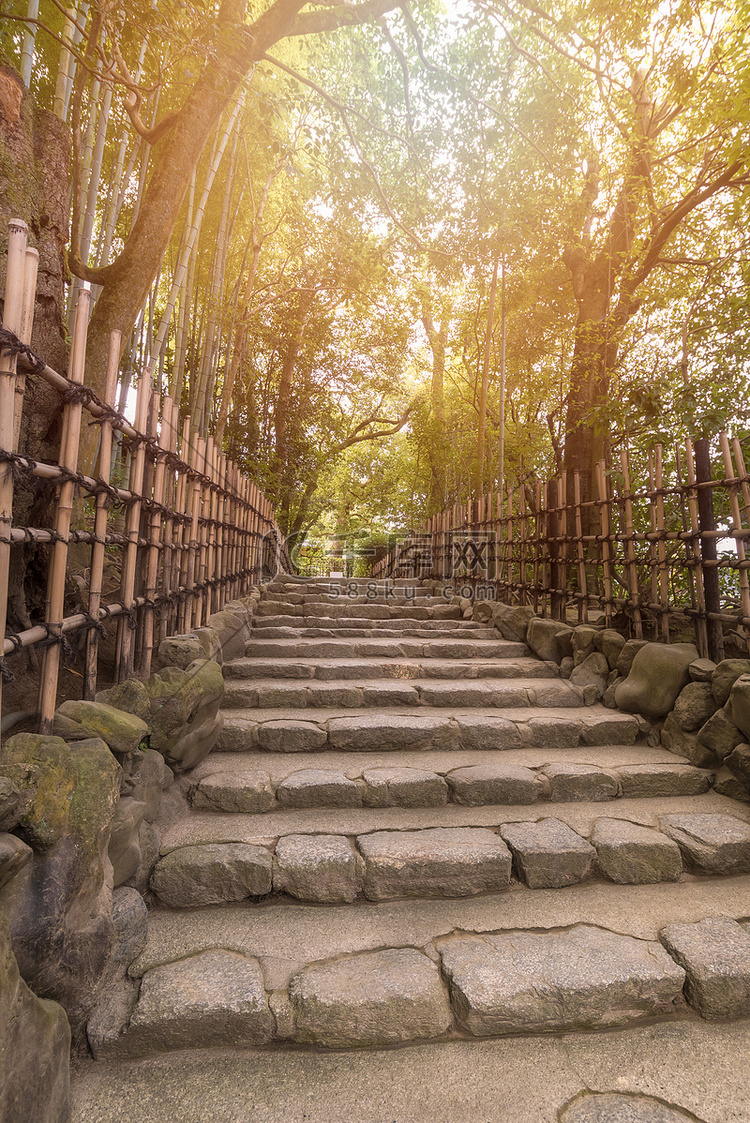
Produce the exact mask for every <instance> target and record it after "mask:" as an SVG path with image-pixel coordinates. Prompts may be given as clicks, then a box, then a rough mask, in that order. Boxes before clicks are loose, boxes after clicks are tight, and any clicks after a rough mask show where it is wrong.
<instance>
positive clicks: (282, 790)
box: [276, 768, 362, 807]
mask: <svg viewBox="0 0 750 1123" xmlns="http://www.w3.org/2000/svg"><path fill="white" fill-rule="evenodd" d="M276 799H277V800H278V801H279V803H280V804H281V806H282V807H361V806H362V792H361V791H360V789H359V787H358V785H357V784H355V783H354V781H353V780H349V779H348V778H347V777H346V776H345V775H344V773H343V772H335V771H333V770H331V769H323V768H304V769H302V770H301V771H299V772H292V774H291V775H290V776H287V777H286V779H285V780H282V781H281V783H280V784H279V785H278V786H277V788H276Z"/></svg>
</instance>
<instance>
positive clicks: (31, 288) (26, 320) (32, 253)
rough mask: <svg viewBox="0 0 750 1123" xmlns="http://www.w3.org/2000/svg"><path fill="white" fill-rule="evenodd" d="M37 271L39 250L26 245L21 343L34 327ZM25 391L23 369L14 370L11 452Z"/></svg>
mask: <svg viewBox="0 0 750 1123" xmlns="http://www.w3.org/2000/svg"><path fill="white" fill-rule="evenodd" d="M38 271H39V250H35V249H32V248H31V246H27V247H26V260H25V262H24V271H23V310H22V312H21V326H20V329H19V331H18V332H17V335H18V338H19V339H20V340H21V343H26V344H29V343H31V333H32V331H33V328H34V309H35V306H36V278H37V273H38ZM25 392H26V375H25V373H24V372H23V371H20V370H17V371H16V400H15V408H14V416H13V452H16V451H17V450H18V439H19V437H20V434H21V415H22V413H23V397H24V394H25Z"/></svg>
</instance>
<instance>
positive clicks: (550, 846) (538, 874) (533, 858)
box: [500, 818, 596, 889]
mask: <svg viewBox="0 0 750 1123" xmlns="http://www.w3.org/2000/svg"><path fill="white" fill-rule="evenodd" d="M500 834H501V835H502V837H503V838H504V839H505V841H506V842H507V843H508V846H509V847H510V849H511V852H512V854H513V866H514V870H515V872H516V875H517V876H518V878H519V879H520V880H521V881H523V882H524V883H525V884H526V885H528V887H529V889H559V888H561V887H562V886H565V885H574V884H575V883H576V882H577V881H581V880H583V878H584V877H586V875H587V874H588V873H589V871H590V870H591V867H592V865H593V862H594V859H595V857H596V851H595V850H594V848H593V847H592V846H590V845H589V843H588V842H586V840H585V839H584V838H581V836H580V835H579V834H577V833H576V832H575V831H574V830H571V828H570V827H569V826H567V824H565V823H563V822H561V821H560V820H559V819H553V818H550V819H540V820H539V822H536V823H505V824H503V826H501V827H500Z"/></svg>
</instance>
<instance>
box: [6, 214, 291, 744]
mask: <svg viewBox="0 0 750 1123" xmlns="http://www.w3.org/2000/svg"><path fill="white" fill-rule="evenodd" d="M26 239H27V230H26V225H25V223H23V222H20V221H14V222H12V223H11V224H10V246H9V256H8V269H7V277H6V292H5V305H4V308H5V312H4V318H3V325H2V326H3V332H2V335H0V626H1V628H2V631H1V632H0V634H2V635H3V637H4V640H3V652H2V657H0V671H1V672H2V674H1V675H0V703H1V701H2V694H1V692H2V682H3V680H8V679H10V678H12V677H13V671H12V660H13V656H14V655H18V654H19V653H20V652H22V651H24V650H28V649H29V648H33V647H35V646H39V645H41V646H40V649H41V650H42V651H43V656H44V657H43V666H42V673H41V676H40V684H39V703H38V717H39V728H40V730H41V731H42V732H46V731H49V730H51V728H52V723H53V716H54V710H55V706H56V704H57V694H58V683H59V676H60V670H61V664H62V663H63V662H65V663H68V661H69V652H68V650H67V644H68V637H69V636H70V635H72V634H75V633H81V634H83V635H84V636H85V638H86V643H85V653H84V656H83V661H82V667H83V674H82V675H81V680H82V683H83V685H82V694H83V696H84V697H85V698H93V697H94V694H95V692H96V688H97V675H98V667H99V664H100V660H101V646H102V642H101V641H102V639H103V638H104V637H105V636H107V626H108V624H109V622H110V621H112V622H114V623H115V624H116V626H117V650H116V665H115V667H114V672H113V677H114V680H115V681H122V680H123V679H124V678H126V677H128V676H129V675H131V674H132V673H133V670H134V669H135V670H137V672H138V673H139V674H140V675H141V676H143V677H145V676H147V675H148V674H149V673H150V670H151V662H152V658H153V653H154V651H155V649H156V647H157V646H158V643H159V642H160V641H161V640H162V639H164V638H165V637H166V636H167V635H170V634H174V633H175V632H176V631H179V628H180V626H182V625H186V626H187V630H191V629H194V628H198V627H202V626H204V625H205V624H206V623H207V621H208V618H209V617H210V616H211V615H212V614H213V613H214V612H216V611H218V610H219V609H221V607H222V606H223V605H224V604H225V603H227V601H228V600H232V599H235V598H237V597H241V596H243V595H244V594H245V593H247V591H248V590H249V588H250V587H251V586H252V585H254V584H257V583H259V582H260V581H261V580H262V579H263V577H264V576H268V575H273V574H274V573H276V572H277V571H278V570H279V569H282V570H286V571H291V569H292V567H291V563H290V562H289V558H288V554H287V551H286V545H285V543H284V541H283V538H282V535H281V532H280V530H279V528H278V526H277V524H276V521H275V518H274V514H273V510H272V507H271V504H270V503H269V501H268V500H267V499H266V497H265V496H264V495H263V493H262V492H261V491H260V490H259V489H258V488H257V487H256V486H255V485H254V484H253V483H251V481H250V480H249V479H247V477H245V476H244V475H243V474H242V472H241V471H240V469H239V467H238V466H237V465H235V464H233V463H232V462H231V461H230V460H229V459H228V458H227V457H226V456H225V455H224V454H223V453H220V451H219V450H218V449H215V448H214V446H213V440H212V439H211V438H209V440H208V442H207V441H205V440H203V438H201V437H200V436H197V435H194V434H192V432H191V428H190V421H189V418H185V419H184V424H183V425H182V427H180V426H179V424H178V417H177V410H176V407H175V406H174V404H173V403H172V401H171V399H169V398H168V397H166V396H165V397H164V398H161V397H160V396H159V395H156V394H155V393H154V387H153V385H152V380H151V377H150V375H149V373H148V372H145V373H143V374H141V376H140V378H139V386H138V398H137V405H136V424H135V425H132V424H130V423H129V422H128V421H127V420H126V419H125V418H124V417H122V416H121V415H120V414H118V413H117V411H116V410H115V409H114V407H113V404H112V403H113V402H114V401H115V389H116V384H117V374H118V372H117V359H116V356H117V355H118V354H119V338H117V337H116V336H117V333H113V339H112V341H111V346H110V361H109V365H108V371H107V389H106V393H105V400H104V401H102V400H100V399H99V398H98V396H97V395H96V394H95V393H94V392H93V391H92V390H91V389H90V388H89V387H87V386H85V385H84V383H83V371H84V368H85V357H86V333H87V329H88V318H89V310H90V309H89V306H90V301H91V297H90V294H89V293H88V292H87V291H86V290H85V289H82V290H81V292H80V294H79V298H78V307H77V315H76V324H75V329H74V335H73V346H72V350H71V360H70V373H69V377H66V376H64V375H62V374H60V373H59V372H57V371H56V370H54V369H53V368H52V367H50V366H49V365H48V364H46V363H45V362H44V360H43V359H41V358H39V357H38V356H36V355H35V354H34V352H33V351H31V349H30V348H29V346H28V343H29V341H30V339H31V330H32V321H33V305H34V293H35V283H36V265H37V260H36V254H35V252H34V251H31V250H29V249H28V247H27V245H26ZM28 378H32V379H33V378H38V379H42V380H44V381H45V382H46V383H48V384H49V385H50V386H52V387H53V388H54V389H55V390H57V391H58V392H59V394H60V405H61V417H62V434H61V442H60V450H59V455H58V458H57V461H56V462H55V463H46V462H45V463H42V462H37V461H36V460H34V459H32V458H31V457H30V456H28V455H27V454H25V453H24V452H23V451H22V450H21V451H19V449H18V447H17V443H18V437H19V433H20V430H21V425H20V416H21V408H20V407H21V406H22V401H23V390H24V389H25V383H26V380H27V379H28ZM87 423H88V424H96V425H98V426H99V427H100V433H101V437H100V441H99V453H98V466H97V468H96V469H93V470H94V471H96V472H97V474H96V475H89V474H85V473H83V472H81V471H80V466H79V460H80V451H81V433H82V432H83V431H84V430H85V428H86V426H87ZM118 431H119V433H120V438H119V439H120V441H121V442H122V444H121V455H122V463H121V471H122V478H123V479H127V480H128V486H127V487H123V486H121V483H120V481H119V480H118V479H113V478H112V464H113V460H112V448H113V437H114V434H115V433H116V432H118ZM89 471H92V469H89ZM31 481H39V482H40V483H46V484H47V485H48V486H49V487H50V489H52V491H53V493H54V494H53V495H52V498H51V503H50V506H51V512H52V519H51V522H52V525H51V526H47V527H34V526H16V525H13V499H14V493H15V491H16V489H17V488H19V487H23V486H25V485H27V484H28V483H30V482H31ZM73 547H76V548H77V550H78V552H79V554H80V551H81V550H83V551H86V552H87V555H88V559H86V557H84V563H85V564H84V565H83V566H81V565H80V557H79V561H78V563H76V564H77V565H78V574H79V578H80V577H81V571H83V573H85V574H86V575H87V576H86V577H85V578H84V579H83V584H84V586H85V592H84V593H82V594H81V599H83V600H85V601H86V602H87V603H86V609H85V611H80V610H79V611H70V607H75V606H70V605H69V598H68V597H67V594H66V582H67V581H68V578H69V576H70V573H71V565H72V564H73V559H72V558H71V548H73ZM21 548H27V549H32V550H34V549H43V550H46V551H48V553H49V555H50V559H51V561H50V564H49V567H48V570H49V581H48V588H47V597H46V605H45V611H44V620H43V621H36V622H33V623H32V626H31V627H28V628H26V629H24V630H23V631H19V632H16V633H14V634H10V635H7V634H6V631H7V627H6V624H7V600H8V585H9V572H10V560H11V551H12V550H14V549H21ZM107 565H108V566H109V569H110V571H116V570H117V569H118V568H119V569H120V571H121V578H120V580H119V583H113V581H112V580H111V579H110V580H109V584H108V585H107V583H106V581H105V568H106V567H107ZM79 584H81V581H80V580H79ZM66 607H67V608H68V612H67V614H66V612H65V609H66ZM108 638H112V637H108ZM63 654H65V656H66V658H65V660H63Z"/></svg>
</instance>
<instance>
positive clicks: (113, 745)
mask: <svg viewBox="0 0 750 1123" xmlns="http://www.w3.org/2000/svg"><path fill="white" fill-rule="evenodd" d="M57 712H58V714H61V715H62V716H63V717H64V718H66V719H68V721H70V722H75V723H76V724H77V725H78V726H80V733H81V736H82V737H84V738H85V737H101V739H102V741H105V742H106V743H107V745H108V746H109V748H110V749H111V750H112V752H113V753H118V755H121V756H130V755H132V754H133V753H135V752H137V751H138V749H140V747H141V745H142V744H143V743H144V742H145V740H146V737H147V736H148V726H147V725H146V723H145V721H143V720H142V719H141V718H139V717H136V715H135V714H131V713H127V712H126V711H125V710H119V709H116V708H115V707H114V706H110V705H108V704H107V703H106V702H76V701H73V700H72V699H71V700H70V701H68V702H63V704H62V705H61V706H59V707H58V710H57Z"/></svg>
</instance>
